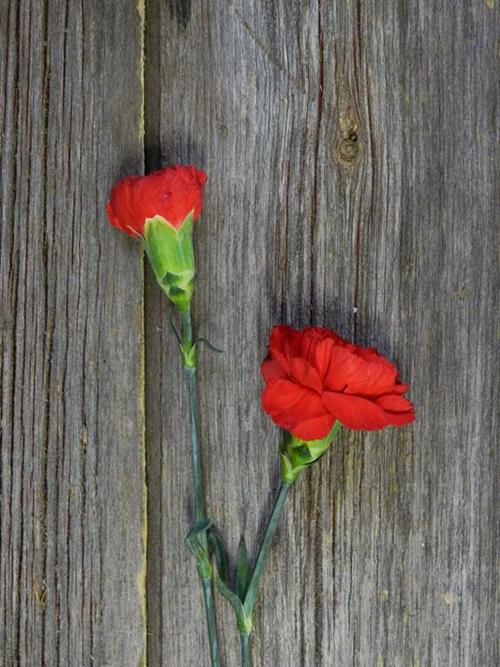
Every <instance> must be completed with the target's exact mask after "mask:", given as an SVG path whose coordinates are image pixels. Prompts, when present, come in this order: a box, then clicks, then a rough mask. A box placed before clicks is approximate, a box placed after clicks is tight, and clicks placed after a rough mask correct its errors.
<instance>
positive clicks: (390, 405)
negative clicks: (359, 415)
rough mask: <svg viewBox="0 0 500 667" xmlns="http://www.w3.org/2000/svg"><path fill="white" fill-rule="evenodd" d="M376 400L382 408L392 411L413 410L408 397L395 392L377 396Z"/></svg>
mask: <svg viewBox="0 0 500 667" xmlns="http://www.w3.org/2000/svg"><path fill="white" fill-rule="evenodd" d="M375 402H376V404H377V405H380V407H381V408H383V409H384V410H389V411H390V412H408V410H412V404H411V403H410V401H409V400H408V399H406V398H403V397H402V396H396V395H394V394H392V395H389V396H381V397H380V398H377V400H376V401H375Z"/></svg>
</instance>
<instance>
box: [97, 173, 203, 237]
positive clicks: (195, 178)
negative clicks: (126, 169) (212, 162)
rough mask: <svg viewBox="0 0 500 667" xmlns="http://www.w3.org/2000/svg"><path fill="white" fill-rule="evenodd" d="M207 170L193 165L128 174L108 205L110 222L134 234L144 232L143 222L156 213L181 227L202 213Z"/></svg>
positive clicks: (116, 187) (113, 191) (119, 183)
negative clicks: (191, 217)
mask: <svg viewBox="0 0 500 667" xmlns="http://www.w3.org/2000/svg"><path fill="white" fill-rule="evenodd" d="M206 180H207V176H206V174H205V172H204V171H201V170H200V169H196V168H195V167H192V166H191V165H176V166H175V167H165V169H160V171H155V172H153V173H151V174H148V175H147V176H127V177H126V178H122V180H121V181H118V183H117V184H116V185H115V186H114V188H113V190H112V192H111V199H110V201H109V202H108V203H107V205H106V212H107V214H108V218H109V221H110V223H111V224H112V225H113V226H114V227H117V228H118V229H121V230H122V231H123V232H127V234H130V235H131V236H137V235H138V234H139V235H141V236H143V235H144V222H145V221H146V220H148V219H150V218H154V217H155V216H160V217H162V218H164V219H165V220H166V221H167V222H168V223H170V224H171V225H172V227H175V228H178V227H180V226H181V225H182V223H183V222H184V220H185V219H186V218H187V216H188V215H189V214H190V213H192V214H193V220H196V219H197V218H198V217H199V215H200V212H201V206H202V198H203V185H204V183H205V181H206Z"/></svg>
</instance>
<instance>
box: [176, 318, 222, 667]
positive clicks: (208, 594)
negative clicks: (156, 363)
mask: <svg viewBox="0 0 500 667" xmlns="http://www.w3.org/2000/svg"><path fill="white" fill-rule="evenodd" d="M181 319H182V346H183V349H184V353H185V352H186V351H187V352H190V351H191V350H192V348H193V327H192V322H191V310H190V309H188V310H186V311H181ZM190 358H191V360H193V355H191V356H190ZM185 359H186V357H185V354H184V360H185ZM193 363H194V365H193V366H186V365H185V366H184V371H185V373H186V379H187V386H188V395H189V415H190V423H191V459H192V467H193V483H194V511H195V517H196V523H199V522H201V521H205V520H206V519H207V512H206V507H205V494H204V492H203V475H202V469H201V457H200V446H199V437H198V436H199V431H200V424H199V417H198V396H197V389H196V361H195V360H194V362H193ZM201 540H202V543H203V546H204V548H205V549H206V551H207V552H208V544H207V538H206V534H205V533H204V534H203V535H202V536H201ZM201 581H202V585H203V596H204V600H205V612H206V618H207V627H208V638H209V642H210V656H211V659H212V667H221V662H220V655H219V645H218V640H217V626H216V621H215V607H214V600H213V595H212V579H211V577H210V578H206V577H201Z"/></svg>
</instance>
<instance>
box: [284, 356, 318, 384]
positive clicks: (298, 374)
mask: <svg viewBox="0 0 500 667" xmlns="http://www.w3.org/2000/svg"><path fill="white" fill-rule="evenodd" d="M289 364H290V371H291V373H292V377H293V378H294V379H295V380H296V381H297V382H298V383H299V384H302V385H304V386H305V387H309V388H310V389H314V390H315V391H317V392H321V389H322V384H321V379H320V377H319V375H318V373H317V372H316V370H315V369H314V368H313V367H312V366H311V365H310V364H309V363H308V362H307V361H306V360H305V359H301V358H300V357H292V359H290V361H289Z"/></svg>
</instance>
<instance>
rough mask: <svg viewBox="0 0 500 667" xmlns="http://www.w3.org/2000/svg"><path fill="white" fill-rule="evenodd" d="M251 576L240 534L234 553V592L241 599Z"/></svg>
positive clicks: (243, 597) (243, 542) (246, 552)
mask: <svg viewBox="0 0 500 667" xmlns="http://www.w3.org/2000/svg"><path fill="white" fill-rule="evenodd" d="M251 578H252V571H251V569H250V561H249V558H248V551H247V548H246V545H245V540H244V538H243V536H241V539H240V543H239V545H238V552H237V554H236V592H237V593H238V595H239V597H240V599H241V600H244V599H245V595H246V593H247V590H248V584H249V583H250V579H251Z"/></svg>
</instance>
